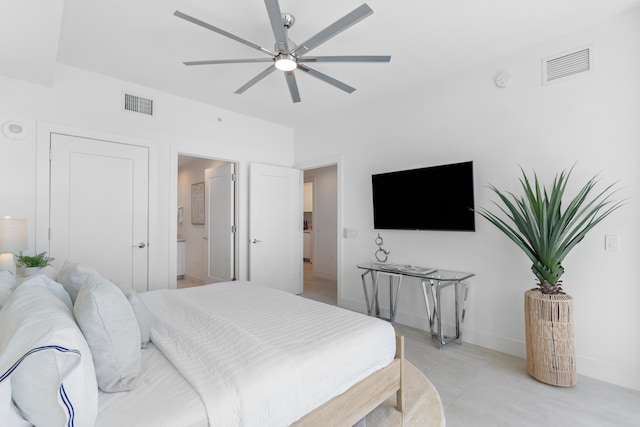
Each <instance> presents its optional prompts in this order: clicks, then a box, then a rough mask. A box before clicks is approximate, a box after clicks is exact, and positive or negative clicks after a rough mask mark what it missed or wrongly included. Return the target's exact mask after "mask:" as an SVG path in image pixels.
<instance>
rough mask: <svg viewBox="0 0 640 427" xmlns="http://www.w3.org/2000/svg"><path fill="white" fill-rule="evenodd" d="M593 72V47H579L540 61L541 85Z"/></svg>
mask: <svg viewBox="0 0 640 427" xmlns="http://www.w3.org/2000/svg"><path fill="white" fill-rule="evenodd" d="M592 70H593V46H587V47H581V48H579V49H574V50H571V51H569V52H564V53H561V54H559V55H554V56H550V57H548V58H545V59H543V60H542V84H543V85H546V84H549V83H553V82H556V81H558V80H562V79H564V78H567V77H572V76H575V75H578V74H583V73H587V72H589V71H592Z"/></svg>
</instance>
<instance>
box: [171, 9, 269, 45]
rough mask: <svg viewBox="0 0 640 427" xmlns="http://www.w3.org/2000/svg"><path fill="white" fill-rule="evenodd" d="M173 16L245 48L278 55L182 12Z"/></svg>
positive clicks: (177, 12)
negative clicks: (240, 44)
mask: <svg viewBox="0 0 640 427" xmlns="http://www.w3.org/2000/svg"><path fill="white" fill-rule="evenodd" d="M173 14H174V15H175V16H177V17H178V18H182V19H184V20H185V21H189V22H192V23H194V24H196V25H199V26H201V27H203V28H206V29H207V30H211V31H213V32H216V33H218V34H220V35H223V36H225V37H228V38H230V39H231V40H235V41H237V42H238V43H242V44H243V45H245V46H249V47H251V48H253V49H256V50H259V51H260V52H263V53H266V54H269V55H271V56H275V55H276V54H275V53H274V52H271V51H270V50H269V49H265V48H264V47H262V46H258V45H257V44H255V43H251V42H250V41H248V40H245V39H243V38H242V37H238V36H236V35H234V34H231V33H229V32H227V31H225V30H223V29H221V28H218V27H214V26H213V25H211V24H207V23H206V22H204V21H201V20H199V19H197V18H194V17H193V16H189V15H187V14H185V13H182V12H180V11H179V10H176V11H175V12H173Z"/></svg>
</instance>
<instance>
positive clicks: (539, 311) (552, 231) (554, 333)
mask: <svg viewBox="0 0 640 427" xmlns="http://www.w3.org/2000/svg"><path fill="white" fill-rule="evenodd" d="M520 170H521V171H522V178H520V184H521V186H522V190H523V192H524V195H521V196H516V195H515V194H513V193H509V192H507V193H503V192H501V191H500V190H498V189H497V188H496V187H494V186H492V185H490V186H489V188H490V189H491V190H492V191H493V192H494V193H495V194H497V195H498V197H499V198H500V200H501V201H502V205H500V204H499V203H497V202H494V203H495V204H496V206H497V207H498V208H499V209H500V211H501V212H502V214H504V216H502V215H500V216H499V215H496V214H494V213H492V212H490V211H489V210H487V209H485V208H479V209H476V212H477V213H478V214H480V215H481V216H483V217H484V218H486V219H487V220H488V221H489V222H491V223H492V224H493V225H495V226H496V227H497V228H498V229H500V230H501V231H502V232H503V233H504V234H506V235H507V237H509V238H510V239H511V240H513V242H515V244H516V245H518V247H519V248H520V249H522V250H523V251H524V253H525V254H526V255H527V257H529V259H530V260H531V262H532V266H531V270H532V271H533V274H534V275H535V277H536V279H537V280H538V286H537V288H534V289H530V290H528V291H526V292H525V338H526V347H527V371H528V372H529V375H531V376H532V377H533V378H535V379H537V380H539V381H541V382H544V383H547V384H552V385H557V386H571V385H574V384H575V383H576V369H575V347H574V342H573V315H572V312H573V299H572V297H571V296H570V295H568V294H566V293H565V292H564V291H563V290H562V281H561V280H560V277H561V276H562V274H563V273H564V267H563V266H562V262H563V261H564V259H565V257H566V256H567V254H568V253H569V252H570V251H571V249H573V248H574V247H575V246H576V245H577V244H578V243H580V241H581V240H582V239H583V238H584V236H585V235H586V234H587V233H588V232H589V231H590V230H591V229H593V227H595V226H596V225H597V224H598V223H600V221H602V220H603V219H604V218H606V217H607V216H608V215H609V214H611V213H612V212H613V211H615V210H616V209H618V208H620V207H621V206H622V204H623V202H614V201H613V200H612V195H613V194H614V193H615V190H614V189H613V186H614V184H611V185H609V186H607V187H606V188H605V189H604V190H603V191H601V192H599V193H597V194H596V193H594V194H595V195H594V196H592V198H591V199H589V197H590V196H591V194H592V191H593V189H594V187H595V186H596V184H597V182H598V179H597V176H595V177H593V178H591V179H590V180H589V181H588V182H587V183H586V184H585V185H584V187H582V189H581V190H580V191H579V192H578V194H577V195H576V196H575V197H574V198H573V199H571V200H569V201H568V204H566V208H564V209H563V204H562V203H563V202H564V200H563V199H564V197H565V190H566V187H567V181H568V179H569V176H570V175H571V172H572V170H573V168H571V169H570V170H569V172H566V171H562V173H560V175H556V177H555V179H554V181H553V185H552V186H551V188H550V190H549V191H547V189H546V187H544V186H543V187H542V188H541V187H540V183H539V181H538V176H537V175H536V174H535V172H534V174H533V185H532V183H531V181H530V180H529V178H528V177H527V175H526V173H525V172H524V170H522V168H521V169H520Z"/></svg>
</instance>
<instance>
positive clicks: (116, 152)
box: [49, 134, 149, 291]
mask: <svg viewBox="0 0 640 427" xmlns="http://www.w3.org/2000/svg"><path fill="white" fill-rule="evenodd" d="M50 168H51V169H50V174H51V184H50V193H49V203H50V218H49V233H50V236H49V239H50V240H49V253H50V255H51V256H52V257H54V258H55V259H56V261H55V265H56V266H57V267H58V268H59V267H61V266H62V264H63V263H64V261H65V260H71V261H75V262H82V263H86V264H89V265H91V266H93V267H95V268H96V269H97V270H98V271H99V272H100V274H101V275H102V276H104V277H106V278H108V279H110V280H112V281H113V282H115V283H117V284H118V285H121V286H127V287H128V286H131V287H133V288H134V289H135V290H137V291H146V290H147V270H148V247H147V246H148V243H147V236H148V203H149V202H148V193H149V182H148V180H149V177H148V175H149V174H148V170H149V155H148V149H147V148H145V147H139V146H133V145H127V144H120V143H114V142H108V141H100V140H95V139H87V138H81V137H75V136H68V135H59V134H51V166H50Z"/></svg>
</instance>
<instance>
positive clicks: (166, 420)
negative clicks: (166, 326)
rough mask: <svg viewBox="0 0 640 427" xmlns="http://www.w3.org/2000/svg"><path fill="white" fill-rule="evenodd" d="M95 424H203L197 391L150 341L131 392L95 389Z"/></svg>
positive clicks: (184, 426)
mask: <svg viewBox="0 0 640 427" xmlns="http://www.w3.org/2000/svg"><path fill="white" fill-rule="evenodd" d="M98 404H99V408H100V409H99V414H98V421H97V422H96V427H113V426H136V427H142V426H153V427H178V426H180V427H206V426H208V425H209V423H208V421H207V411H206V410H205V407H204V404H203V403H202V400H201V399H200V396H199V395H198V393H197V392H196V391H195V390H194V389H193V387H191V385H189V383H188V382H187V380H185V379H184V377H183V376H182V375H181V374H180V373H179V372H178V371H177V370H176V368H175V367H174V366H173V365H172V364H171V362H169V361H168V360H167V359H166V358H165V357H164V356H163V355H162V353H161V352H160V350H158V349H157V348H156V347H155V346H154V345H153V344H150V345H149V347H148V348H145V349H143V350H142V371H141V373H140V375H139V376H138V379H137V382H136V386H135V387H134V388H133V390H131V391H126V392H120V393H105V392H99V395H98Z"/></svg>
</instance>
